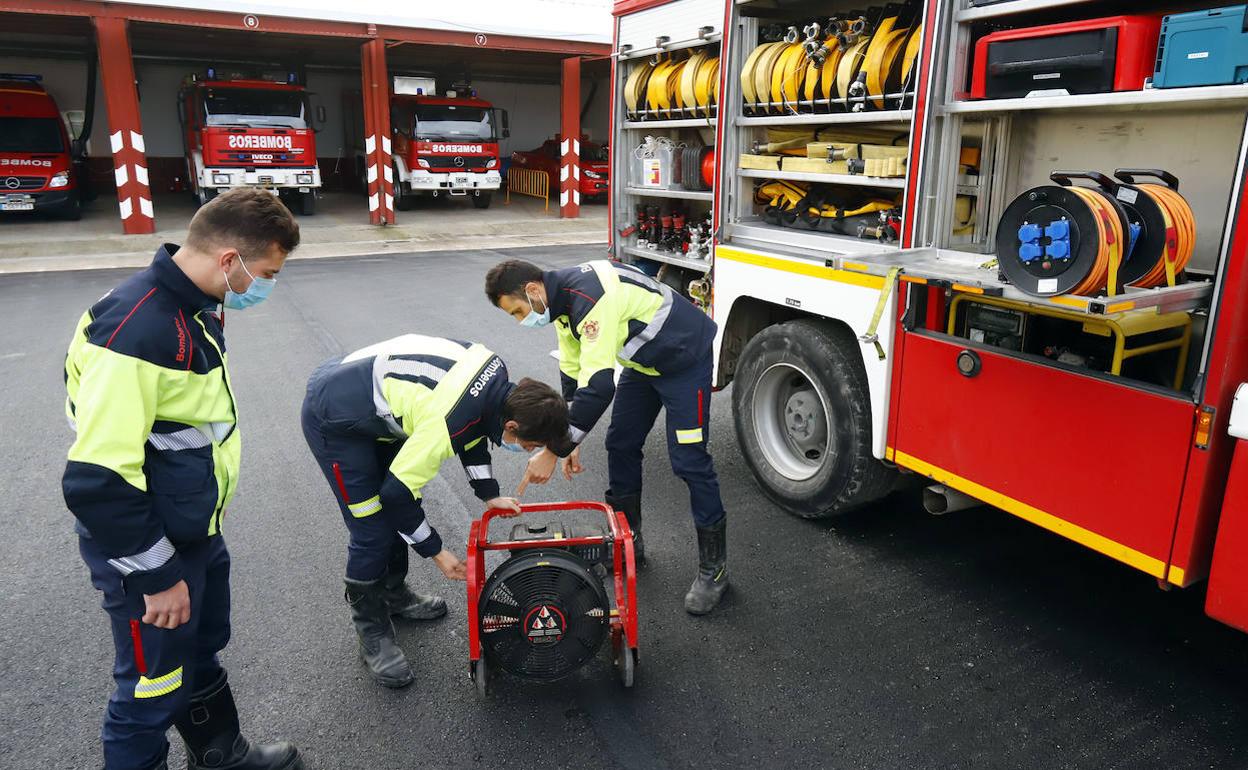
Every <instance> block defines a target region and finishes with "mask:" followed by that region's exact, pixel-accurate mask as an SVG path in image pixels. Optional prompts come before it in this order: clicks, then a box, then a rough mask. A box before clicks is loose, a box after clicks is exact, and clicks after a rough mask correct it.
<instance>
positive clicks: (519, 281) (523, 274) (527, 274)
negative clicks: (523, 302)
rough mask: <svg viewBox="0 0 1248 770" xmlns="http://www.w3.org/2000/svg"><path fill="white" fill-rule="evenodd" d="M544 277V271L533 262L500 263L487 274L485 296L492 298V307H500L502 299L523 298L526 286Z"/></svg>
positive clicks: (515, 260)
mask: <svg viewBox="0 0 1248 770" xmlns="http://www.w3.org/2000/svg"><path fill="white" fill-rule="evenodd" d="M542 275H543V274H542V269H541V268H540V267H538V266H537V265H535V264H533V263H532V262H525V261H524V260H522V259H509V260H507V261H506V262H499V263H498V264H497V265H495V266H494V267H492V268H490V272H488V273H486V274H485V296H487V297H489V298H490V304H491V305H493V306H494V307H498V300H499V299H500V298H502V297H506V296H509V295H510V296H512V297H523V296H524V286H525V284H527V283H529V282H530V281H540V280H542Z"/></svg>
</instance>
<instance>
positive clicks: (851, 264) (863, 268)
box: [841, 262, 869, 273]
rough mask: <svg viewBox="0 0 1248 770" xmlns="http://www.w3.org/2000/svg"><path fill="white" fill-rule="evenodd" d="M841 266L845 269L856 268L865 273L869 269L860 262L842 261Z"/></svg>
mask: <svg viewBox="0 0 1248 770" xmlns="http://www.w3.org/2000/svg"><path fill="white" fill-rule="evenodd" d="M841 266H842V267H844V268H845V269H846V270H856V271H858V272H860V273H865V272H867V270H868V269H869V268H868V267H867V266H866V265H864V264H862V263H861V262H842V263H841Z"/></svg>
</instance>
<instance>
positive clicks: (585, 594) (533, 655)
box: [478, 550, 611, 686]
mask: <svg viewBox="0 0 1248 770" xmlns="http://www.w3.org/2000/svg"><path fill="white" fill-rule="evenodd" d="M479 613H480V616H479V618H478V621H479V623H480V628H481V646H482V651H483V653H484V654H483V659H484V660H488V661H489V667H490V668H491V669H501V670H503V671H506V672H508V673H509V674H512V675H514V676H518V677H522V678H525V679H537V680H543V681H550V680H554V679H560V678H562V677H565V676H567V675H568V674H571V673H572V672H573V671H575V670H576V669H578V668H580V667H581V666H582V665H584V664H585V663H586V662H587V661H589V660H590V659H591V658H593V656H594V654H595V653H596V652H597V651H598V648H599V647H600V646H601V645H602V641H603V639H605V638H606V636H607V632H608V630H609V628H610V623H611V621H610V617H611V607H610V602H609V600H608V597H607V592H606V589H605V588H604V587H603V585H602V582H601V581H600V580H599V579H598V578H597V577H596V576H595V574H594V572H593V569H592V567H591V565H590V564H589V563H588V562H586V561H585V560H584V559H582V558H580V557H579V556H577V555H575V554H573V553H570V552H567V551H560V550H549V551H548V550H531V551H522V552H520V553H518V554H517V555H515V556H512V557H511V558H510V559H508V560H507V561H505V562H503V563H502V564H501V565H500V566H499V567H498V569H496V570H495V571H494V574H492V575H490V578H489V580H487V581H486V583H485V589H484V590H483V591H482V601H481V604H480V610H479ZM478 686H480V683H479V682H478Z"/></svg>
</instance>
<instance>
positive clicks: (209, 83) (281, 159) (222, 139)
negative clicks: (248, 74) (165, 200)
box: [178, 70, 321, 214]
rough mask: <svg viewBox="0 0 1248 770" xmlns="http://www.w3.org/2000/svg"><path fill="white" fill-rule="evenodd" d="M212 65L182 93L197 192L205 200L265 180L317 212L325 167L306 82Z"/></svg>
mask: <svg viewBox="0 0 1248 770" xmlns="http://www.w3.org/2000/svg"><path fill="white" fill-rule="evenodd" d="M209 72H210V75H209V79H206V80H200V79H197V78H196V79H192V80H191V81H190V82H188V83H187V84H186V85H185V86H183V88H182V90H181V93H180V94H179V99H178V105H179V113H180V118H181V120H182V126H183V138H184V143H185V148H186V164H187V174H188V177H189V179H190V182H191V187H192V191H193V192H194V193H195V195H196V197H197V198H198V199H199V201H200V202H201V203H206V202H207V201H209V200H211V199H212V198H214V197H216V196H217V195H218V194H219V193H220V192H222V191H224V190H227V189H229V188H231V187H243V186H247V187H261V188H264V189H267V190H271V191H273V192H276V193H278V194H280V195H281V196H282V197H283V198H285V199H286V200H287V203H288V205H290V206H291V208H292V209H294V210H296V211H299V212H300V213H303V214H311V213H313V212H314V210H315V200H316V198H315V196H316V190H317V189H318V188H319V187H320V186H321V171H320V168H319V166H318V165H317V161H316V137H315V134H314V132H313V129H312V128H311V123H310V115H309V109H308V102H307V92H306V90H305V89H304V87H303V86H302V85H298V84H296V83H294V82H286V83H279V82H273V81H269V80H261V79H244V78H238V79H228V80H226V79H215V76H216V73H215V72H212V71H211V70H210V71H209ZM290 80H292V81H293V80H294V78H290Z"/></svg>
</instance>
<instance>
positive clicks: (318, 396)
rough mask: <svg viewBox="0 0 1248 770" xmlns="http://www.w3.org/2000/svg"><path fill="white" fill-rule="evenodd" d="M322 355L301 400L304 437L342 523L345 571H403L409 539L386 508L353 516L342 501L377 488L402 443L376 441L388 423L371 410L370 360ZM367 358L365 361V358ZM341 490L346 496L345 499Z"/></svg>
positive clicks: (360, 574)
mask: <svg viewBox="0 0 1248 770" xmlns="http://www.w3.org/2000/svg"><path fill="white" fill-rule="evenodd" d="M338 360H339V359H334V360H331V361H327V362H325V363H324V364H322V365H321V366H320V368H318V369H317V370H316V371H315V372H313V374H312V377H311V379H310V380H309V381H308V391H307V395H306V396H305V397H304V400H303V413H302V417H301V421H302V423H303V437H304V439H305V440H306V441H307V442H308V449H310V450H311V451H312V456H313V457H314V458H315V459H316V464H317V465H318V466H319V467H320V469H321V473H323V474H324V475H325V480H326V481H327V482H329V486H330V489H331V490H332V491H333V495H334V499H335V500H336V501H338V509H339V511H341V513H342V520H343V522H344V523H346V525H347V533H348V536H349V540H348V542H347V577H348V578H350V579H351V580H377V579H379V578H381V577H382V576H383V575H385V574H387V572H389V573H391V574H401V575H404V576H406V575H407V567H408V552H407V551H408V545H407V543H406V542H405V541H404V540H403V538H401V537H399V533H398V530H397V529H395V527H394V525H393V524H392V523H391V522H390V520H389V519H388V518H387V517H386V515H385V511H384V510H383V511H378V512H377V513H373V514H370V515H368V516H362V517H358V518H357V517H356V516H354V515H353V514H352V513H351V510H350V509H349V508H348V507H347V505H348V502H351V503H358V502H363V501H365V500H368V499H369V498H371V497H373V496H375V495H377V494H379V493H380V492H381V482H382V481H383V480H384V479H385V477H386V472H387V471H388V470H389V469H390V463H392V462H394V458H395V456H396V455H397V454H398V453H399V449H401V448H402V446H403V443H402V442H401V441H379V440H378V438H377V437H378V436H379V435H389V431H388V429H386V427H385V424H384V423H382V422H381V419H380V418H379V417H377V415H376V413H375V412H374V411H373V401H372V390H371V388H372V385H371V380H370V379H367V378H368V377H371V372H372V367H371V364H370V365H369V366H368V367H367V369H365V368H364V367H352V366H347V367H342V366H339V365H338ZM366 363H367V362H366ZM344 496H345V498H346V499H344Z"/></svg>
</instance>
